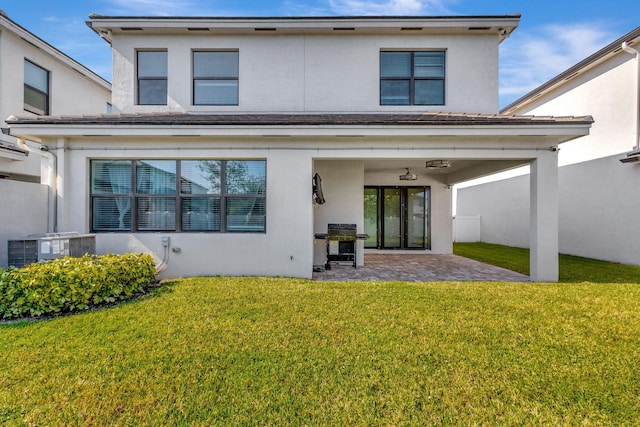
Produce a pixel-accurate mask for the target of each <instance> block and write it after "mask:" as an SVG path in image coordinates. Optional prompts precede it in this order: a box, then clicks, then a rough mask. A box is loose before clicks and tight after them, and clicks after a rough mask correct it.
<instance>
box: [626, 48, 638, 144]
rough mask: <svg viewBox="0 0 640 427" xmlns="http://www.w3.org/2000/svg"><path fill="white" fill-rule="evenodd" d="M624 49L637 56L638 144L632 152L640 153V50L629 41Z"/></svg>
mask: <svg viewBox="0 0 640 427" xmlns="http://www.w3.org/2000/svg"><path fill="white" fill-rule="evenodd" d="M622 50H624V51H625V52H627V53H630V54H631V55H635V57H636V68H637V69H636V145H635V147H633V151H632V152H631V153H628V154H627V156H629V155H630V154H636V155H637V154H639V153H638V152H639V151H640V51H639V50H637V49H634V48H632V47H631V46H629V45H628V44H627V42H623V43H622Z"/></svg>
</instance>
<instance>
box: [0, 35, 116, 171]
mask: <svg viewBox="0 0 640 427" xmlns="http://www.w3.org/2000/svg"><path fill="white" fill-rule="evenodd" d="M0 55H1V57H2V60H0V127H3V128H4V127H7V126H6V124H5V123H4V120H5V119H6V118H7V117H8V116H10V115H15V116H30V115H33V114H32V113H30V112H28V111H25V110H24V61H25V59H27V60H29V61H31V62H33V63H34V64H36V65H38V66H40V67H42V68H44V69H46V70H47V71H49V107H50V108H49V110H50V111H49V113H50V114H51V115H62V114H102V113H106V112H107V103H109V102H111V91H110V90H109V89H108V88H106V87H105V86H108V85H107V84H106V82H104V84H98V83H96V82H95V81H94V80H91V79H89V78H88V77H85V76H83V75H82V74H81V73H79V72H78V71H76V70H74V69H72V68H71V67H70V66H69V65H67V64H65V63H63V62H61V61H60V60H59V59H58V58H56V57H55V56H54V55H53V54H51V53H50V52H48V51H47V50H46V49H45V48H42V49H39V48H36V47H35V46H34V45H32V44H31V43H27V42H26V41H25V40H23V39H22V38H21V37H18V35H17V34H15V33H13V32H12V31H9V30H8V29H6V28H4V27H0ZM0 138H1V139H2V140H3V141H5V142H8V143H14V142H15V138H13V137H11V136H8V135H2V136H0ZM36 145H37V144H34V147H35V146H36ZM36 149H39V147H36ZM0 172H5V173H9V174H22V175H28V176H32V177H39V176H41V159H40V157H39V156H37V155H30V156H27V157H25V159H24V160H23V161H6V162H4V161H1V159H0Z"/></svg>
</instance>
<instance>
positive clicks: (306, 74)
mask: <svg viewBox="0 0 640 427" xmlns="http://www.w3.org/2000/svg"><path fill="white" fill-rule="evenodd" d="M138 49H166V50H167V52H168V67H169V68H168V105H167V106H139V105H135V103H136V99H135V93H136V88H135V84H136V83H135V82H136V70H135V56H136V51H137V50H138ZM194 49H238V50H239V67H240V68H239V105H238V106H221V107H215V106H193V105H192V100H191V97H192V88H191V81H192V71H191V64H192V58H191V52H192V50H194ZM382 49H406V50H409V49H434V50H446V89H445V105H444V106H442V105H438V106H413V107H412V106H400V107H395V106H380V99H379V96H380V71H379V70H380V65H379V57H380V50H382ZM113 72H114V86H113V103H114V108H115V109H117V110H119V111H123V112H132V111H135V112H149V111H167V110H171V111H224V112H239V111H242V112H262V111H269V112H354V111H356V112H372V111H385V112H393V111H455V112H461V111H469V112H477V113H497V111H498V43H497V40H496V38H495V36H478V35H475V36H472V37H465V36H456V35H451V36H433V35H432V36H420V37H419V36H409V35H403V36H393V35H387V36H383V35H379V36H372V35H351V36H328V35H309V34H307V35H276V36H273V35H271V36H270V35H264V34H261V35H260V36H235V37H234V36H216V37H211V36H173V37H163V36H132V35H129V36H128V37H116V36H114V40H113Z"/></svg>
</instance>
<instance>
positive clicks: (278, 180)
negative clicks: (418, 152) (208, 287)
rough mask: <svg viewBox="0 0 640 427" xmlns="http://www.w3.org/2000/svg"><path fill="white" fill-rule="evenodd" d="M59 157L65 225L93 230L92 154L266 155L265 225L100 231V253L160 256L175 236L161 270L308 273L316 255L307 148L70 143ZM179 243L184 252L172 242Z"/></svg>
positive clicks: (171, 274) (137, 156) (61, 215)
mask: <svg viewBox="0 0 640 427" xmlns="http://www.w3.org/2000/svg"><path fill="white" fill-rule="evenodd" d="M75 148H79V147H75ZM60 157H63V158H64V161H63V162H61V163H63V164H64V165H63V166H62V167H63V170H64V173H65V175H66V179H65V181H64V183H62V184H61V187H62V188H61V196H60V197H61V199H63V200H64V204H63V206H61V210H60V211H59V222H60V228H61V229H62V230H69V231H80V232H89V231H90V230H91V225H90V197H89V194H90V188H89V184H90V176H89V174H90V172H89V161H90V160H91V159H100V158H123V159H194V158H202V159H266V168H267V193H266V209H267V210H266V221H267V223H266V232H265V233H230V232H229V233H198V232H194V233H176V232H154V233H142V232H140V233H97V235H96V250H97V252H98V253H102V254H103V253H107V252H112V253H124V252H130V251H133V252H145V253H152V254H154V256H155V257H156V260H157V262H158V263H159V262H160V260H161V259H162V258H163V247H162V237H163V236H168V237H169V238H170V247H171V249H172V250H171V251H170V253H169V257H170V258H169V264H168V267H167V269H166V270H165V271H164V272H163V273H162V277H179V276H195V275H268V276H288V277H310V275H311V271H312V269H311V266H312V262H313V260H312V257H313V213H312V198H311V176H312V160H311V156H310V154H309V153H307V152H304V151H275V152H270V151H268V150H242V149H238V150H224V149H215V148H203V149H201V150H178V149H173V150H171V149H167V150H153V151H147V150H144V149H139V150H136V149H133V150H126V151H124V150H112V151H110V150H100V149H99V148H98V149H96V148H93V149H92V148H88V147H85V149H74V147H70V149H68V150H66V151H65V153H64V155H61V156H60ZM175 248H179V249H178V250H179V252H174V251H173V249H175Z"/></svg>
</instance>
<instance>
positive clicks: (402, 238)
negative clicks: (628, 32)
mask: <svg viewBox="0 0 640 427" xmlns="http://www.w3.org/2000/svg"><path fill="white" fill-rule="evenodd" d="M519 19H520V16H519V15H506V16H464V17H291V18H289V17H262V18H220V17H110V16H98V15H93V16H91V20H90V22H89V23H88V25H89V26H90V27H91V28H92V29H93V30H94V31H95V32H96V33H97V34H98V35H100V37H102V38H104V39H105V40H106V41H107V42H108V43H110V44H111V46H112V50H113V61H114V62H113V111H114V114H112V115H84V116H75V117H69V116H64V117H58V116H49V117H46V116H42V117H18V118H13V119H12V120H9V122H8V123H9V125H10V128H11V133H12V135H16V136H19V137H20V138H26V139H30V140H33V141H37V142H39V143H41V144H43V146H44V147H47V149H48V150H49V151H50V152H53V153H56V155H57V158H58V165H59V167H58V175H59V179H60V181H61V183H62V188H61V191H62V192H63V194H64V197H63V198H60V203H59V205H58V212H57V218H58V224H59V227H61V229H64V230H76V231H81V232H92V233H96V234H97V248H98V252H116V253H117V252H126V251H145V252H154V253H156V254H158V258H163V261H164V262H163V263H162V265H164V266H166V267H167V268H166V270H165V271H164V273H163V275H164V276H165V277H170V276H174V277H175V276H193V275H269V276H290V277H307V278H308V277H311V275H312V271H313V266H314V264H322V263H323V258H324V255H325V242H324V241H322V240H317V239H315V238H314V235H315V233H322V232H325V233H326V231H327V228H328V224H330V223H339V224H343V223H346V224H356V225H357V231H358V232H359V233H367V234H369V235H370V238H369V240H367V241H366V242H363V241H359V242H358V244H359V245H360V249H361V250H360V251H358V259H357V262H358V264H359V265H362V263H363V251H362V249H363V246H366V247H367V248H369V249H368V250H372V251H373V250H398V251H401V250H413V251H415V250H419V251H423V252H427V253H439V254H442V253H451V252H452V223H451V213H452V194H451V193H452V192H451V185H453V184H455V183H457V182H461V181H465V180H468V179H470V178H473V177H477V176H482V175H486V174H490V173H493V172H497V171H501V170H505V169H509V168H513V167H516V166H520V165H531V166H532V168H533V170H534V171H535V172H536V174H535V179H533V180H532V189H533V192H532V195H531V211H532V213H533V215H532V221H531V231H532V232H531V244H532V247H533V248H534V249H533V250H532V258H531V277H532V279H533V280H547V281H555V280H557V278H558V264H557V256H556V254H557V232H558V230H557V219H556V218H557V215H556V213H557V187H556V185H557V183H556V181H555V180H554V179H553V173H552V172H555V171H556V170H557V151H556V150H557V146H558V145H559V144H561V143H564V142H566V141H569V140H572V139H574V138H576V137H579V136H583V135H586V134H588V132H589V127H590V126H591V122H592V120H591V118H590V117H588V116H585V117H564V118H563V117H560V118H554V117H543V118H536V117H519V116H501V115H498V114H497V113H498V46H499V44H500V43H501V42H502V41H503V40H505V39H506V38H507V37H508V36H509V34H510V33H511V32H512V31H514V29H515V28H516V27H517V25H518V23H519ZM407 168H408V169H409V173H408V174H407ZM316 173H317V174H319V175H320V177H321V178H322V188H323V192H324V197H325V199H326V203H324V204H314V196H313V194H312V177H313V176H314V175H315V174H316ZM412 175H415V177H414V176H412ZM414 178H415V179H414ZM194 184H195V185H194Z"/></svg>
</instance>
